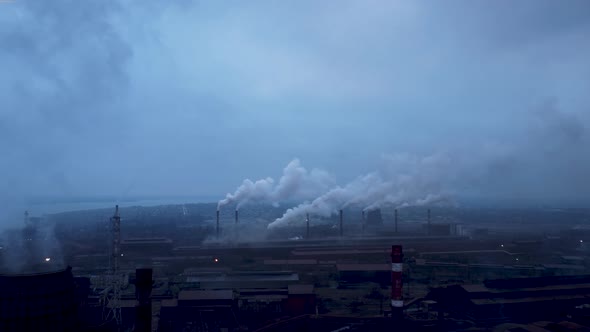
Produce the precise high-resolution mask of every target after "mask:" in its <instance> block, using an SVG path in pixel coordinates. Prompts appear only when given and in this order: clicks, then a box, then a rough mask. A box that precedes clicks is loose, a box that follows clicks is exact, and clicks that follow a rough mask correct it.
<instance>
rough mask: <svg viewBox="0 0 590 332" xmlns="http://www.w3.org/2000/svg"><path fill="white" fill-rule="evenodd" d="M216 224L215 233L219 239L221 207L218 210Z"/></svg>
mask: <svg viewBox="0 0 590 332" xmlns="http://www.w3.org/2000/svg"><path fill="white" fill-rule="evenodd" d="M216 221H217V222H216V224H215V234H216V237H217V239H218V240H219V209H218V210H217V218H216Z"/></svg>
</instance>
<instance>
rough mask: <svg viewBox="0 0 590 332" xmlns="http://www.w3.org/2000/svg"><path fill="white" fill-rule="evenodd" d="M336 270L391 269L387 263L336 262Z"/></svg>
mask: <svg viewBox="0 0 590 332" xmlns="http://www.w3.org/2000/svg"><path fill="white" fill-rule="evenodd" d="M336 268H337V269H338V271H391V265H389V264H337V265H336Z"/></svg>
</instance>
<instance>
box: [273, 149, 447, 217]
mask: <svg viewBox="0 0 590 332" xmlns="http://www.w3.org/2000/svg"><path fill="white" fill-rule="evenodd" d="M382 160H383V166H382V167H381V169H380V170H378V171H375V172H371V173H368V174H366V175H364V176H360V177H358V178H356V179H354V180H353V181H351V182H350V183H348V184H347V185H346V186H344V187H340V186H338V187H335V188H333V189H332V190H330V191H328V192H327V193H325V194H324V195H322V196H320V197H318V198H316V199H315V200H313V201H312V202H307V203H303V204H300V205H299V206H297V207H294V208H291V209H288V210H287V211H286V212H285V214H284V215H283V216H282V217H281V218H278V219H276V220H275V221H274V222H272V223H271V224H270V225H269V226H268V227H269V228H275V227H280V226H285V225H289V224H291V223H293V222H299V221H303V220H304V216H305V214H306V213H310V214H314V215H317V216H320V217H329V216H331V215H332V214H335V213H337V212H338V210H339V209H342V208H345V207H348V206H351V205H353V206H360V207H362V208H364V209H366V210H371V209H376V208H379V207H381V206H383V205H393V206H396V207H407V206H421V205H430V204H445V203H449V202H452V199H451V195H450V193H448V192H446V191H445V190H444V189H445V187H446V186H445V184H446V182H447V181H451V180H452V178H453V177H452V176H450V174H452V170H453V167H452V163H451V159H450V158H449V157H448V156H447V155H446V154H442V153H440V154H435V155H432V156H427V157H418V156H412V155H407V154H397V155H383V156H382Z"/></svg>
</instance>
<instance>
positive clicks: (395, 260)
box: [391, 245, 404, 319]
mask: <svg viewBox="0 0 590 332" xmlns="http://www.w3.org/2000/svg"><path fill="white" fill-rule="evenodd" d="M402 266H403V251H402V246H400V245H393V246H391V317H392V318H396V319H400V318H401V317H402V316H403V307H404V300H403V293H402V286H403V285H402Z"/></svg>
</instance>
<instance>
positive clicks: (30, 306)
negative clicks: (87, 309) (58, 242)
mask: <svg viewBox="0 0 590 332" xmlns="http://www.w3.org/2000/svg"><path fill="white" fill-rule="evenodd" d="M78 305H79V303H78V302H77V296H76V284H75V282H74V277H73V275H72V269H71V268H70V267H68V268H66V269H63V270H58V271H53V272H45V273H35V274H21V275H0V331H4V332H9V331H15V332H16V331H72V332H74V331H78V322H77V308H78Z"/></svg>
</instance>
